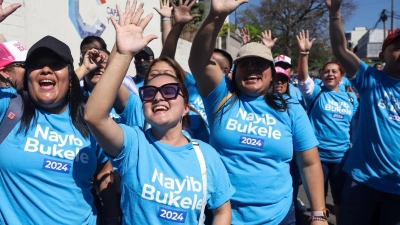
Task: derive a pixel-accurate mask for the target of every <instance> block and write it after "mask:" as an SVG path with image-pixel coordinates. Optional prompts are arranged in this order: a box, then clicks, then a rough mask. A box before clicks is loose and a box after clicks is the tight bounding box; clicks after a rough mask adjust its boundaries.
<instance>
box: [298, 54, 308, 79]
mask: <svg viewBox="0 0 400 225" xmlns="http://www.w3.org/2000/svg"><path fill="white" fill-rule="evenodd" d="M297 70H298V78H299V81H300V82H304V81H306V80H307V78H308V54H305V53H301V52H300V56H299V64H298V68H297Z"/></svg>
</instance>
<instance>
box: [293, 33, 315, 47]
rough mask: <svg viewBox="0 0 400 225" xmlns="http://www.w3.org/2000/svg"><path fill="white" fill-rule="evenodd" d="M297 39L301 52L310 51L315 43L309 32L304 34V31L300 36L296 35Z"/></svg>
mask: <svg viewBox="0 0 400 225" xmlns="http://www.w3.org/2000/svg"><path fill="white" fill-rule="evenodd" d="M296 38H297V42H298V44H299V50H300V52H308V51H310V49H311V47H312V45H313V43H314V41H315V38H313V39H311V40H310V34H309V31H308V30H307V31H306V32H304V30H302V31H301V32H299V35H296Z"/></svg>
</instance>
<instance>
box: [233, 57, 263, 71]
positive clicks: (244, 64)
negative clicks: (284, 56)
mask: <svg viewBox="0 0 400 225" xmlns="http://www.w3.org/2000/svg"><path fill="white" fill-rule="evenodd" d="M237 66H238V67H241V68H243V69H248V68H250V66H253V67H254V68H255V69H257V70H265V69H268V68H269V67H270V63H269V62H268V61H266V60H246V59H243V60H240V61H239V62H237Z"/></svg>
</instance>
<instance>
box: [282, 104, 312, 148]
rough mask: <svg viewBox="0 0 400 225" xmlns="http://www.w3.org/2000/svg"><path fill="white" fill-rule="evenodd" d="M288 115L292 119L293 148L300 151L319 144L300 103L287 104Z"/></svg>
mask: <svg viewBox="0 0 400 225" xmlns="http://www.w3.org/2000/svg"><path fill="white" fill-rule="evenodd" d="M289 115H290V117H291V120H292V134H293V147H294V150H295V151H299V152H301V151H305V150H309V149H311V148H313V147H315V146H317V145H318V144H319V143H318V141H317V138H316V137H315V135H314V131H313V129H312V127H311V124H310V121H309V119H308V117H307V114H306V112H305V111H304V109H303V108H302V107H301V106H300V104H289Z"/></svg>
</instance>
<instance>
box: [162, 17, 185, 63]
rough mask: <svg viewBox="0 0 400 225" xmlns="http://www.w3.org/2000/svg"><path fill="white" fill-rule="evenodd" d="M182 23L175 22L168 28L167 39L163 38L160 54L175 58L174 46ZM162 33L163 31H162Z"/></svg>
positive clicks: (176, 43)
mask: <svg viewBox="0 0 400 225" xmlns="http://www.w3.org/2000/svg"><path fill="white" fill-rule="evenodd" d="M183 27H184V25H183V24H175V25H174V26H173V27H172V29H171V30H170V32H169V34H168V37H167V39H166V40H165V43H164V46H163V49H162V51H161V55H160V57H162V56H167V57H169V58H171V59H174V58H175V53H176V47H177V45H178V40H179V36H180V35H181V32H182V30H183ZM163 35H164V33H163Z"/></svg>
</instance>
